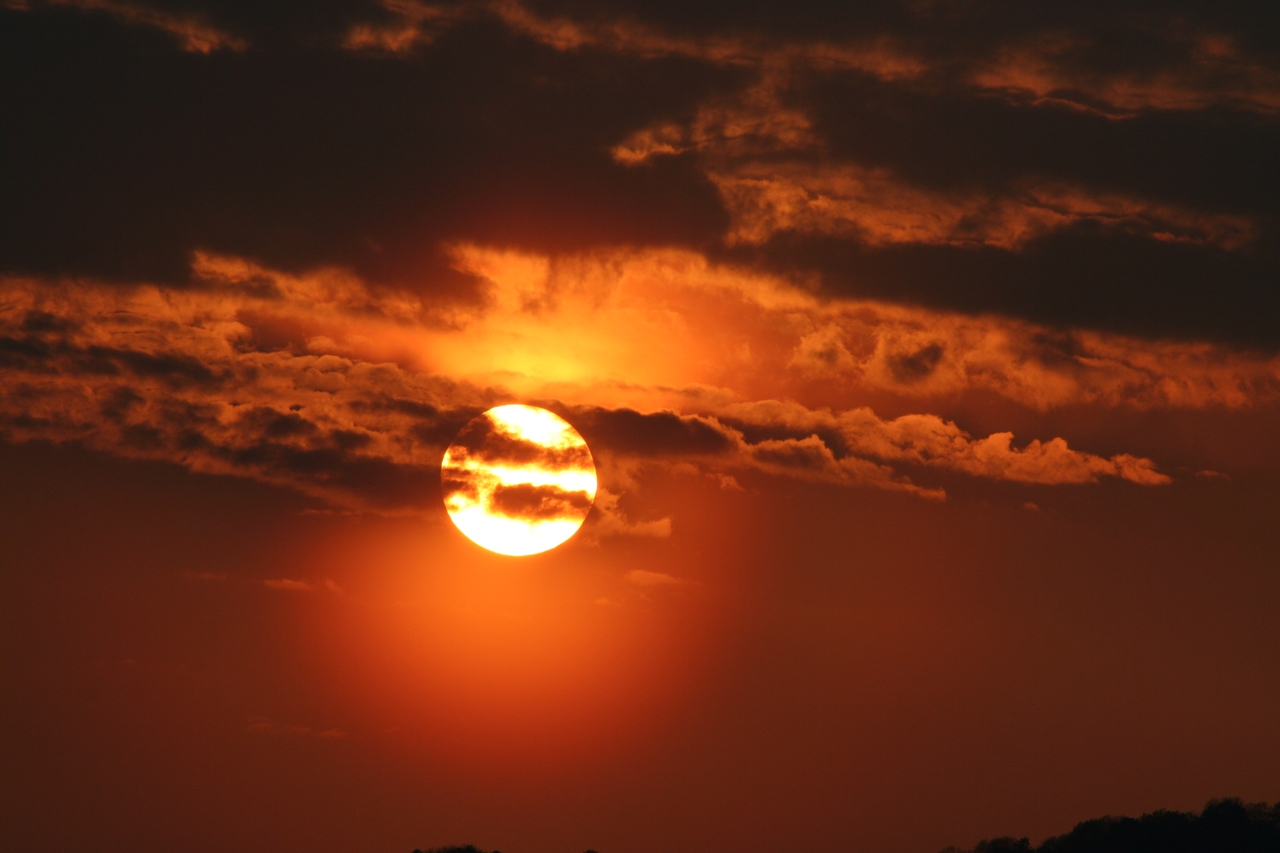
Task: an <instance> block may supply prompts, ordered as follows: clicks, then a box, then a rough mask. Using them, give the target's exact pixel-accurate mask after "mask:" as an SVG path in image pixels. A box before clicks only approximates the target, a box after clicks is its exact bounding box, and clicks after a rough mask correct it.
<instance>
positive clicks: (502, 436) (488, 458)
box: [450, 414, 592, 471]
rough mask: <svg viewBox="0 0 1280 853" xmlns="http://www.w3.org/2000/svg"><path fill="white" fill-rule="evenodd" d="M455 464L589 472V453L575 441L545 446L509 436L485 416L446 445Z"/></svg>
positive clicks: (476, 420) (501, 427) (496, 422)
mask: <svg viewBox="0 0 1280 853" xmlns="http://www.w3.org/2000/svg"><path fill="white" fill-rule="evenodd" d="M450 456H451V458H452V459H454V460H455V461H456V462H457V463H458V464H462V463H464V462H466V461H467V460H469V459H475V460H477V461H479V462H481V463H484V464H486V465H512V466H519V467H533V468H542V469H545V470H549V471H558V470H566V469H588V470H589V469H590V468H591V467H592V462H591V451H590V450H588V449H587V447H586V445H584V444H582V443H581V442H579V443H578V444H577V445H571V446H569V447H546V446H544V445H541V444H539V443H537V442H535V441H530V440H529V439H526V438H522V437H520V436H517V435H513V434H512V433H510V432H508V431H507V430H506V429H504V428H503V426H502V424H500V423H499V422H498V421H496V420H495V419H494V418H492V417H491V416H489V415H488V414H484V415H481V416H479V417H477V418H475V419H473V420H472V421H471V422H470V423H468V424H467V425H466V426H465V427H463V428H462V430H461V431H460V432H459V433H458V435H457V436H456V437H455V438H454V439H453V441H452V443H451V444H450Z"/></svg>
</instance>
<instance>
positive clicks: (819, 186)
mask: <svg viewBox="0 0 1280 853" xmlns="http://www.w3.org/2000/svg"><path fill="white" fill-rule="evenodd" d="M709 177H710V178H711V181H712V182H713V183H714V184H715V185H716V186H717V187H718V188H719V190H720V192H721V195H722V196H723V197H724V200H725V204H726V206H727V207H728V209H729V211H730V213H731V215H732V216H733V226H732V228H731V230H730V232H729V234H728V237H727V238H728V240H729V242H730V243H750V244H760V243H765V242H767V241H768V240H770V239H771V238H773V237H774V236H775V235H776V234H779V233H781V232H796V233H802V234H827V235H834V236H840V237H847V238H850V239H855V240H857V241H859V242H861V243H864V244H866V245H869V246H886V245H892V244H898V243H917V244H928V245H950V246H990V247H994V248H998V249H1005V250H1016V249H1019V248H1021V247H1022V246H1024V245H1025V244H1027V243H1028V242H1030V241H1032V240H1036V239H1038V238H1040V237H1043V236H1044V235H1046V234H1048V233H1050V232H1052V231H1057V230H1062V229H1066V228H1070V227H1072V226H1074V225H1077V224H1079V223H1083V222H1088V223H1093V224H1095V225H1099V226H1102V227H1105V228H1109V229H1116V230H1118V231H1122V232H1126V233H1129V234H1133V235H1136V236H1142V237H1147V238H1150V239H1153V240H1160V241H1167V242H1186V243H1194V244H1204V245H1214V246H1219V247H1221V248H1224V249H1236V248H1240V247H1242V246H1244V245H1246V244H1247V243H1249V242H1251V241H1252V240H1253V239H1254V231H1255V229H1254V226H1253V223H1252V222H1251V221H1250V220H1249V219H1248V218H1247V217H1243V216H1237V215H1229V214H1211V213H1201V212H1198V211H1194V210H1190V209H1183V208H1179V207H1176V206H1173V205H1168V204H1161V203H1157V202H1152V201H1148V200H1145V199H1141V198H1136V197H1127V196H1124V195H1121V194H1118V193H1109V192H1099V191H1094V190H1089V189H1086V188H1084V187H1073V186H1069V185H1061V184H1057V185H1055V184H1051V183H1042V184H1036V183H1028V184H1027V185H1025V186H1024V187H1022V188H1019V189H1017V190H1015V191H1013V192H1009V193H1007V194H995V193H946V194H943V193H937V192H929V191H927V190H922V189H919V188H916V187H912V186H910V185H908V184H906V183H904V182H903V181H901V180H900V179H898V178H896V177H895V176H894V175H892V174H890V173H889V172H887V171H885V170H882V169H867V168H864V167H860V166H857V165H853V164H843V165H834V166H825V165H820V164H818V165H815V164H810V163H803V164H800V163H795V164H781V165H779V164H776V163H770V164H763V163H762V164H750V165H747V166H745V167H739V168H734V169H729V170H726V171H712V172H710V173H709Z"/></svg>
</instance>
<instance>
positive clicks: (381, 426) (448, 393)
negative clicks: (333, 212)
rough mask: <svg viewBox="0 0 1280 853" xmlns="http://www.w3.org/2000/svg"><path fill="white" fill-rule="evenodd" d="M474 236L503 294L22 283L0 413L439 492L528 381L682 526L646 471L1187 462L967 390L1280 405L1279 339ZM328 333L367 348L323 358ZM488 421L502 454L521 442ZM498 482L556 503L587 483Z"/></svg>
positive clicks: (365, 486) (396, 505)
mask: <svg viewBox="0 0 1280 853" xmlns="http://www.w3.org/2000/svg"><path fill="white" fill-rule="evenodd" d="M454 257H455V262H456V263H457V264H458V265H459V267H460V268H461V269H464V270H466V271H467V272H468V273H470V274H473V275H475V276H476V277H477V280H478V281H480V282H481V283H482V286H483V293H484V298H483V300H482V301H480V302H479V303H476V302H445V301H435V302H433V301H431V300H426V299H423V298H421V297H417V296H414V295H412V294H410V293H408V292H406V291H396V290H392V289H388V288H385V287H381V288H380V287H374V286H371V285H369V284H368V283H366V282H364V281H363V280H362V279H360V278H359V277H357V276H355V275H353V274H351V273H344V272H341V271H338V270H333V269H320V270H316V271H314V272H311V273H305V274H291V273H283V272H280V271H277V270H272V269H270V268H267V267H263V266H261V265H257V264H254V263H251V262H249V261H246V260H243V259H237V258H228V257H223V256H213V255H198V256H197V257H196V259H195V262H194V268H195V272H196V279H195V283H194V284H193V286H191V287H187V288H182V289H178V288H165V287H158V286H155V285H134V286H124V285H108V284H98V283H94V282H92V281H85V280H82V279H77V280H65V281H64V280H47V279H32V278H13V277H11V278H8V279H4V280H3V282H2V283H0V292H2V293H0V300H2V304H3V308H2V309H0V379H2V380H3V389H4V390H3V393H2V394H0V432H2V433H3V435H4V436H5V437H6V438H7V439H8V440H10V441H26V440H48V441H73V442H79V443H81V444H84V445H86V446H89V447H92V448H96V449H100V450H104V451H107V452H111V453H115V454H119V455H123V456H127V457H135V458H148V459H160V460H166V461H170V462H174V463H177V464H181V465H183V466H185V467H187V468H189V469H191V470H194V471H198V472H204V473H214V474H233V475H237V476H248V477H254V478H257V479H260V480H263V481H266V482H270V483H276V484H280V485H284V486H288V487H290V488H293V489H296V490H298V491H301V492H303V493H305V494H308V495H311V496H313V497H314V498H316V500H317V502H318V504H317V506H319V507H327V508H331V509H338V510H354V511H366V512H368V511H372V512H384V513H406V512H407V513H416V512H423V511H431V512H434V511H435V508H436V507H438V505H439V504H438V501H439V500H440V497H441V480H440V461H441V456H442V454H443V451H444V448H445V447H446V446H447V445H448V444H449V443H450V442H451V441H452V440H453V439H454V438H455V437H457V436H458V435H459V431H460V430H462V429H463V427H464V426H465V425H466V424H467V423H468V422H470V421H471V420H472V419H473V418H474V417H475V416H476V415H477V414H478V413H480V412H482V411H484V410H486V409H488V408H490V407H492V406H494V405H498V404H500V403H506V402H513V401H516V400H523V401H528V402H535V403H538V404H540V405H545V406H548V407H550V408H553V409H555V410H557V411H559V412H561V413H562V414H563V415H564V416H565V417H567V418H568V419H569V420H570V422H571V423H574V424H575V425H576V426H577V427H578V428H579V429H580V430H581V432H582V433H583V435H584V437H586V438H587V440H588V442H589V444H590V446H591V448H592V452H593V454H594V455H595V459H596V464H597V467H598V468H599V470H600V476H601V486H602V487H604V488H602V490H601V492H600V494H599V496H598V497H597V501H596V510H597V511H596V513H595V514H594V519H595V520H594V521H593V522H592V524H593V525H595V526H596V527H597V528H598V530H599V532H600V533H601V534H604V535H608V534H620V535H648V536H666V535H669V533H670V530H671V520H670V519H669V518H660V519H656V520H635V519H632V518H629V517H628V516H627V515H626V514H625V513H624V512H623V511H622V509H621V508H620V505H619V503H618V499H619V497H620V495H621V494H622V492H623V491H625V490H626V489H628V488H631V487H633V486H634V485H635V483H636V482H637V480H636V477H637V475H638V474H639V473H642V472H643V471H644V470H645V469H646V468H647V467H653V466H660V467H666V468H667V469H669V470H676V469H677V468H679V469H680V470H686V471H689V472H702V473H705V474H707V475H710V476H712V477H714V478H722V479H721V480H720V481H721V482H728V481H729V479H728V478H734V477H735V476H737V475H739V474H741V473H743V472H749V471H755V472H762V473H765V474H767V475H770V476H780V477H790V478H796V479H801V480H807V481H813V482H826V483H833V484H840V485H845V486H856V487H872V488H881V489H888V490H893V491H901V492H905V493H910V494H916V495H919V496H922V497H925V498H940V497H942V492H941V490H940V489H938V488H936V487H933V486H928V485H919V484H917V483H916V482H915V479H916V478H918V477H920V476H922V474H923V472H926V471H928V470H930V469H938V470H945V471H949V472H954V473H959V474H965V475H968V476H973V477H978V478H984V479H990V480H1004V481H1011V482H1023V483H1039V484H1069V483H1091V482H1096V481H1098V480H1099V479H1102V478H1119V479H1123V480H1128V481H1130V482H1134V483H1138V484H1143V485H1159V484H1163V483H1167V482H1168V476H1167V475H1166V474H1164V473H1162V472H1160V471H1159V470H1158V466H1157V464H1156V462H1155V461H1153V460H1151V459H1147V458H1143V457H1141V456H1139V455H1135V454H1131V453H1123V452H1121V453H1112V454H1110V455H1106V456H1103V455H1098V454H1094V453H1090V452H1089V451H1088V450H1087V449H1079V448H1077V447H1075V446H1074V443H1072V444H1069V443H1068V439H1067V437H1064V436H1060V435H1055V434H1053V433H1050V434H1047V435H1039V436H1036V435H1032V436H1028V437H1027V438H1030V439H1031V440H1030V441H1027V442H1026V443H1021V442H1015V441H1014V436H1013V434H1012V432H1011V431H1008V430H997V431H994V432H992V433H991V434H989V435H985V436H981V435H979V436H974V435H971V434H969V433H968V432H966V431H965V430H964V429H962V428H961V427H960V426H959V425H958V424H957V422H956V421H955V420H954V419H952V418H949V417H947V416H946V415H945V413H944V412H945V407H946V406H949V405H952V403H953V402H954V401H955V400H957V399H961V398H963V397H964V396H965V395H968V394H993V393H994V394H997V395H1000V396H1002V397H1004V398H1006V399H1007V400H1009V401H1011V402H1014V403H1016V404H1018V405H1021V406H1024V407H1026V408H1027V409H1028V410H1030V411H1033V412H1044V411H1049V410H1052V409H1054V408H1059V407H1068V406H1075V407H1078V406H1096V407H1104V408H1112V409H1121V410H1143V409H1152V408H1187V409H1198V408H1199V409H1205V408H1210V409H1211V408H1221V409H1231V408H1241V409H1243V408H1250V407H1257V406H1263V405H1270V404H1273V403H1275V402H1276V401H1277V400H1280V361H1278V360H1277V358H1276V357H1274V356H1271V357H1268V356H1262V355H1254V354H1250V353H1247V352H1239V351H1235V350H1232V349H1229V348H1223V347H1219V346H1215V345H1212V344H1207V343H1195V342H1191V343H1179V342H1151V341H1143V340H1138V339H1131V338H1125V337H1123V336H1115V335H1107V334H1104V333H1100V332H1092V331H1088V330H1070V329H1068V330H1062V329H1050V328H1046V327H1040V326H1036V325H1034V324H1029V323H1026V322H1024V321H1018V320H1013V319H1008V318H999V317H992V316H973V315H963V314H956V313H946V312H935V311H929V310H927V309H921V308H908V307H902V306H894V305H889V304H886V303H880V302H874V301H867V300H851V299H839V298H823V297H820V296H818V295H815V294H814V293H813V292H812V291H810V290H807V289H805V288H803V287H800V286H797V285H796V284H793V283H791V282H789V281H787V280H786V279H783V278H780V277H777V276H770V275H763V274H760V273H752V272H749V271H746V270H743V269H740V268H736V267H733V266H726V265H717V264H713V263H711V262H709V261H708V260H707V259H706V258H705V257H703V256H700V255H697V254H695V253H690V252H681V251H674V250H663V251H643V250H632V249H618V250H609V251H601V252H594V253H588V254H580V255H568V256H562V257H548V256H541V255H532V254H527V253H519V252H512V251H509V250H498V249H489V248H484V247H478V246H464V247H457V248H456V249H455V255H454ZM321 337H323V338H324V339H325V340H327V341H328V342H329V343H330V345H332V346H333V347H336V348H340V349H341V350H342V352H343V353H344V354H343V355H335V354H328V353H318V352H317V351H316V349H315V346H314V342H315V341H316V340H317V338H321ZM655 341H660V342H661V345H660V346H655V345H654V342H655ZM637 353H644V354H645V356H644V357H643V358H637V355H636V354H637ZM831 382H835V383H836V384H835V385H829V384H827V383H831ZM832 387H834V388H837V389H839V390H838V393H837V394H835V395H834V396H824V395H828V394H830V393H831V392H830V390H829V389H830V388H832ZM824 389H828V390H824ZM883 394H893V395H895V398H896V399H898V400H900V401H910V403H911V406H912V407H913V408H914V413H910V414H904V415H900V416H896V417H888V418H885V417H881V416H879V415H877V414H876V412H875V411H874V410H873V408H872V407H871V406H870V405H869V404H865V403H863V404H860V403H859V402H858V398H859V397H860V396H861V397H862V398H863V399H864V400H869V399H870V398H872V397H874V396H876V395H883ZM801 398H805V399H808V400H809V402H808V403H807V404H802V403H800V402H794V401H796V400H798V399H801ZM788 400H790V401H792V402H787V401H788ZM933 406H942V407H944V409H943V410H937V409H935V410H934V411H933V412H931V411H930V408H931V407H933ZM475 438H476V440H475V441H473V442H471V444H473V445H475V446H474V448H473V450H474V451H475V452H477V453H481V454H482V455H483V454H485V453H488V454H490V455H491V456H492V455H494V454H496V457H495V458H498V457H501V458H507V457H509V456H512V454H516V455H519V453H520V452H523V451H521V449H520V448H518V447H508V446H507V445H509V444H510V442H507V443H506V444H504V445H503V446H501V447H498V446H497V445H494V446H493V447H491V446H490V445H491V444H493V442H492V441H491V439H493V438H494V437H493V436H492V435H488V434H486V435H479V434H477V436H476V437H475ZM467 441H468V439H466V437H465V436H464V444H465V443H467ZM468 446H470V444H469V445H468ZM536 452H537V454H545V452H546V451H544V450H542V449H536ZM521 458H523V457H521ZM561 461H563V460H561ZM680 466H684V467H683V468H680ZM734 482H736V480H735V481H734ZM445 487H446V488H453V485H451V484H450V483H446V484H445ZM500 499H501V501H504V502H505V503H504V504H503V505H504V506H506V505H507V504H510V507H509V508H510V509H511V511H513V512H514V511H524V510H529V511H536V512H538V513H544V514H545V513H548V512H552V511H553V510H554V511H556V512H558V511H559V509H556V508H557V507H561V504H562V503H563V502H564V496H563V495H559V494H554V495H548V494H542V493H541V492H539V493H538V494H532V493H530V494H524V493H519V494H517V493H516V492H515V491H512V492H510V493H504V494H503V495H502V496H500ZM535 505H536V506H535Z"/></svg>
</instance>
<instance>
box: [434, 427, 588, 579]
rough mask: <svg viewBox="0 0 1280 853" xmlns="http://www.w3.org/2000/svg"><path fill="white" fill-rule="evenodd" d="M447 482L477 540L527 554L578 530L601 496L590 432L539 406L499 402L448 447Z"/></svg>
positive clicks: (454, 511) (455, 507) (449, 496)
mask: <svg viewBox="0 0 1280 853" xmlns="http://www.w3.org/2000/svg"><path fill="white" fill-rule="evenodd" d="M440 483H441V485H442V487H443V490H444V506H445V509H447V510H448V511H449V517H450V518H452V519H453V523H454V524H456V525H457V526H458V529H459V530H461V531H462V532H463V533H464V534H466V536H467V538H468V539H470V540H471V541H472V542H475V543H476V544H477V545H480V546H482V547H484V548H488V549H489V550H490V551H497V552H498V553H499V554H509V555H510V556H513V557H523V556H525V555H526V554H537V553H540V552H542V551H547V550H550V549H551V548H554V547H556V546H557V545H559V544H560V543H562V542H564V541H565V540H566V539H568V538H569V537H570V536H572V535H573V534H575V533H577V532H578V528H579V527H581V526H582V522H583V521H585V520H586V518H587V513H589V512H590V511H591V504H592V502H593V501H594V500H595V499H596V466H595V462H594V461H593V460H592V458H591V451H590V450H589V449H588V448H587V443H586V442H585V441H583V440H582V436H580V435H578V433H577V431H576V430H575V429H574V428H573V427H571V426H569V424H568V423H567V422H566V421H565V420H564V419H563V418H561V417H560V416H558V415H556V414H554V413H552V412H548V411H547V410H546V409H539V408H537V407H536V406H521V405H512V406H498V407H497V408H495V409H490V410H489V411H487V412H485V413H484V414H483V415H480V416H479V417H477V418H475V419H474V420H472V421H471V422H470V423H469V424H467V425H466V426H465V427H463V428H462V431H461V432H460V433H458V437H457V438H455V439H454V440H453V444H451V445H449V449H448V450H447V451H445V454H444V462H443V463H441V465H440Z"/></svg>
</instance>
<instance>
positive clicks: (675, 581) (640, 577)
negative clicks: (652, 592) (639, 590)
mask: <svg viewBox="0 0 1280 853" xmlns="http://www.w3.org/2000/svg"><path fill="white" fill-rule="evenodd" d="M626 578H627V581H628V582H629V583H632V584H635V585H636V586H638V587H643V588H645V589H652V588H654V587H663V586H683V585H684V584H687V583H688V581H686V580H683V579H681V578H677V577H672V576H671V575H668V574H664V573H663V572H651V571H649V570H647V569H632V570H631V571H629V572H627V574H626Z"/></svg>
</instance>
